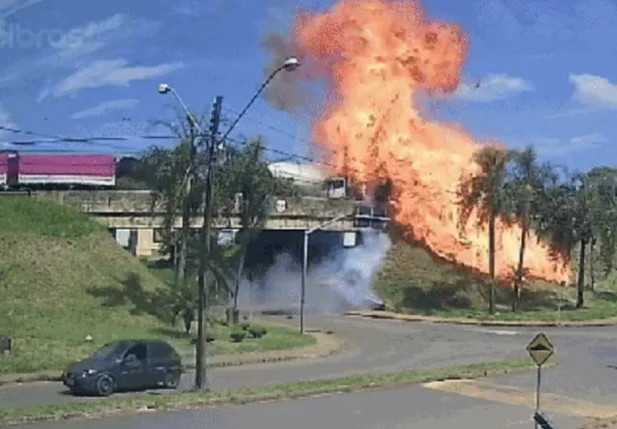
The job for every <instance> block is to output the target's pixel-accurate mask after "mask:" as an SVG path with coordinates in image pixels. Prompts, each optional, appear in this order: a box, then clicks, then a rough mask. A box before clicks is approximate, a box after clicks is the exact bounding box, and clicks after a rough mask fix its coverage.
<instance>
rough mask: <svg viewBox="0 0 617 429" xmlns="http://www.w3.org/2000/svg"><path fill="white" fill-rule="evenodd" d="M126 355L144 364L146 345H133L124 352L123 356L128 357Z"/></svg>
mask: <svg viewBox="0 0 617 429" xmlns="http://www.w3.org/2000/svg"><path fill="white" fill-rule="evenodd" d="M128 355H135V357H136V358H137V360H138V361H140V362H145V361H146V345H145V344H137V345H134V346H133V347H131V348H130V349H129V350H128V351H127V352H126V354H125V356H128Z"/></svg>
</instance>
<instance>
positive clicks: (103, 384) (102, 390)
mask: <svg viewBox="0 0 617 429" xmlns="http://www.w3.org/2000/svg"><path fill="white" fill-rule="evenodd" d="M112 393H114V380H113V378H111V377H110V376H109V375H101V376H100V377H99V378H98V379H97V380H96V394H97V395H99V396H109V395H111V394H112Z"/></svg>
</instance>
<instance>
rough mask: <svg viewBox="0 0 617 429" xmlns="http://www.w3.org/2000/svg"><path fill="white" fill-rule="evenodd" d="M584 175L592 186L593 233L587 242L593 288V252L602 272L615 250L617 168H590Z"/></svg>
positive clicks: (608, 268)
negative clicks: (597, 258)
mask: <svg viewBox="0 0 617 429" xmlns="http://www.w3.org/2000/svg"><path fill="white" fill-rule="evenodd" d="M587 177H588V181H589V185H590V186H591V187H592V190H593V193H592V198H593V199H592V204H591V210H592V211H591V213H590V215H591V219H592V234H593V237H592V238H591V240H590V242H589V265H590V266H589V268H590V269H589V273H590V281H591V290H592V291H594V290H595V283H596V279H595V271H596V270H595V262H596V253H598V257H599V262H600V263H601V264H602V273H603V275H604V276H606V275H608V274H609V273H610V272H611V271H612V269H613V267H614V260H615V253H616V251H617V234H616V233H615V230H616V228H617V169H614V168H610V167H597V168H593V169H592V170H590V171H589V172H588V173H587ZM596 250H597V252H596Z"/></svg>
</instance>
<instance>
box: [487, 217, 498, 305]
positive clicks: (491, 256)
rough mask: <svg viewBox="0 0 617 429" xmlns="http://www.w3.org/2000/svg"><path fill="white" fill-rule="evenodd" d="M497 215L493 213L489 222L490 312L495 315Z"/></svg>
mask: <svg viewBox="0 0 617 429" xmlns="http://www.w3.org/2000/svg"><path fill="white" fill-rule="evenodd" d="M496 220H497V219H496V216H495V213H494V212H493V213H491V217H490V219H489V222H488V272H489V276H490V284H489V296H488V312H489V314H495V223H496Z"/></svg>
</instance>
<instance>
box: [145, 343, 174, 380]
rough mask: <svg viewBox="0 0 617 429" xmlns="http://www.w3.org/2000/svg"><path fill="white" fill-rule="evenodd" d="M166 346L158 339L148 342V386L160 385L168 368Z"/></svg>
mask: <svg viewBox="0 0 617 429" xmlns="http://www.w3.org/2000/svg"><path fill="white" fill-rule="evenodd" d="M167 355H168V347H166V344H165V343H163V342H159V341H153V342H151V343H148V358H147V364H146V378H147V382H148V384H149V385H150V386H153V387H154V386H161V385H162V384H163V382H164V381H165V374H166V373H167V370H168V360H169V358H168V356H167Z"/></svg>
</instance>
